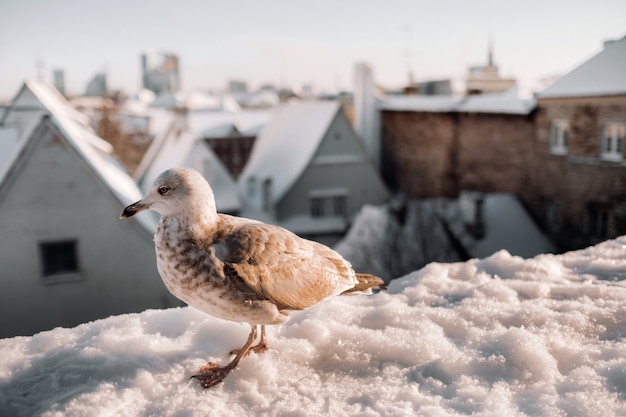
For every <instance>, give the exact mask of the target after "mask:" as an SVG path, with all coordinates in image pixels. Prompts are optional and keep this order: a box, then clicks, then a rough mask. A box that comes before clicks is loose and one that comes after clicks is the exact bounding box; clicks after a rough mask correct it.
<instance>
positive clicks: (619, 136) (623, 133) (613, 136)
mask: <svg viewBox="0 0 626 417" xmlns="http://www.w3.org/2000/svg"><path fill="white" fill-rule="evenodd" d="M625 140H626V124H624V123H607V124H606V125H605V126H604V129H602V150H601V152H600V158H602V159H604V160H606V161H615V162H619V161H621V160H622V159H624V141H625Z"/></svg>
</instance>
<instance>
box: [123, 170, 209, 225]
mask: <svg viewBox="0 0 626 417" xmlns="http://www.w3.org/2000/svg"><path fill="white" fill-rule="evenodd" d="M144 210H154V211H156V212H157V213H159V214H160V215H161V216H164V217H166V216H176V215H179V214H180V213H182V212H183V211H188V212H194V211H199V212H201V213H204V214H205V215H206V214H209V215H213V214H215V212H216V209H215V198H214V196H213V191H212V190H211V187H210V186H209V183H207V181H206V180H205V179H204V177H203V176H202V175H200V173H199V172H198V171H196V170H194V169H191V168H172V169H168V170H167V171H164V172H162V173H161V174H160V175H159V176H158V177H157V179H156V180H154V183H153V184H152V187H150V190H149V191H148V193H147V194H146V195H145V196H144V198H142V199H141V200H139V201H137V202H135V203H133V204H131V205H129V206H128V207H126V208H125V209H124V210H122V213H121V214H120V218H121V219H127V218H129V217H132V216H134V215H135V214H137V213H139V212H142V211H144Z"/></svg>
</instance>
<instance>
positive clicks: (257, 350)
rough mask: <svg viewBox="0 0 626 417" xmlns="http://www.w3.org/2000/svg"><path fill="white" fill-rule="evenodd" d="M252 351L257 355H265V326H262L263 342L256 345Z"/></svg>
mask: <svg viewBox="0 0 626 417" xmlns="http://www.w3.org/2000/svg"><path fill="white" fill-rule="evenodd" d="M250 350H253V351H254V352H255V353H263V352H265V351H266V350H267V337H266V336H265V325H264V324H262V325H261V340H260V341H259V343H257V344H256V345H254V346H252V348H250Z"/></svg>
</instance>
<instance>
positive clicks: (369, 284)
mask: <svg viewBox="0 0 626 417" xmlns="http://www.w3.org/2000/svg"><path fill="white" fill-rule="evenodd" d="M356 279H357V280H358V281H359V282H358V283H357V284H356V285H355V286H354V287H352V288H350V289H349V290H345V291H344V292H342V293H341V295H351V294H354V293H361V294H371V293H372V289H373V288H376V289H379V290H386V289H387V287H386V286H385V281H383V280H382V279H381V278H378V277H376V276H374V275H370V274H356Z"/></svg>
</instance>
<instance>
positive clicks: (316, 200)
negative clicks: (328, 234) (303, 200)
mask: <svg viewBox="0 0 626 417" xmlns="http://www.w3.org/2000/svg"><path fill="white" fill-rule="evenodd" d="M323 216H324V199H323V198H321V197H312V198H311V217H323Z"/></svg>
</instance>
